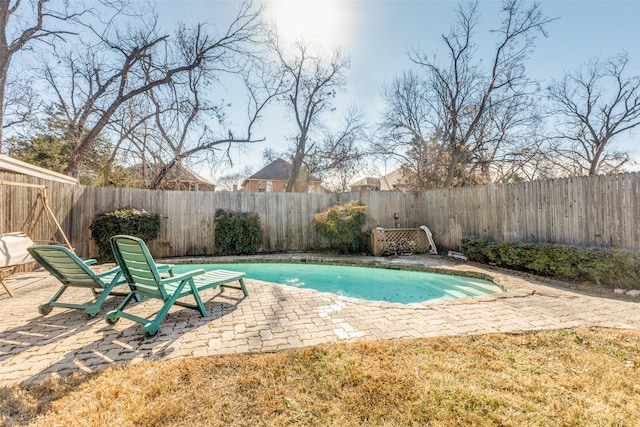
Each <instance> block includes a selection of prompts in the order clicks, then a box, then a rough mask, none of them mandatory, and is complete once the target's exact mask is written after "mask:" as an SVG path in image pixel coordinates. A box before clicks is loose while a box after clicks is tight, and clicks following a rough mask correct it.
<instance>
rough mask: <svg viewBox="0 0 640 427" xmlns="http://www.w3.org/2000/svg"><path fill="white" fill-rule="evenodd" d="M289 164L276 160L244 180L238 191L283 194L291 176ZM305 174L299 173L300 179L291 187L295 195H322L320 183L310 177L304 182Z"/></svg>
mask: <svg viewBox="0 0 640 427" xmlns="http://www.w3.org/2000/svg"><path fill="white" fill-rule="evenodd" d="M291 167H292V166H291V163H289V162H287V161H285V160H282V159H277V160H274V161H273V162H271V163H269V164H268V165H267V166H265V167H264V168H262V169H260V170H259V171H258V172H256V173H254V174H253V175H251V176H250V177H249V178H247V179H245V180H244V182H243V183H242V188H241V189H240V191H243V192H246V193H284V192H285V190H286V188H287V182H288V181H289V175H290V174H291ZM306 176H307V174H306V172H305V171H304V170H302V171H300V177H299V178H298V180H297V181H296V183H295V184H294V186H293V191H294V192H295V193H324V189H323V188H322V185H321V184H322V181H321V180H319V179H318V178H316V177H314V176H311V177H310V180H309V181H308V182H307V180H306Z"/></svg>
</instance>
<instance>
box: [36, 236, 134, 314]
mask: <svg viewBox="0 0 640 427" xmlns="http://www.w3.org/2000/svg"><path fill="white" fill-rule="evenodd" d="M27 250H28V251H29V253H30V254H31V256H32V257H33V259H34V260H35V261H37V262H38V264H40V265H41V266H42V267H44V268H45V269H46V270H47V271H49V273H51V274H52V275H53V276H54V277H55V278H56V279H58V280H59V281H60V282H61V283H62V286H61V287H60V289H58V292H56V293H55V295H54V296H53V298H51V301H49V302H48V303H46V304H42V305H40V306H39V307H38V311H39V312H40V314H42V315H47V314H49V313H50V312H51V310H52V309H53V307H65V308H75V309H84V317H85V318H86V319H92V318H94V317H95V316H96V314H98V312H99V311H100V306H102V303H103V302H104V301H105V299H107V297H108V296H109V295H120V296H126V295H128V292H125V293H117V292H113V288H115V287H116V286H118V285H122V284H125V283H127V282H126V280H125V279H124V277H123V276H122V272H121V270H120V268H119V267H114V268H111V269H109V270H107V271H104V272H102V273H96V272H95V271H93V270H92V269H91V268H89V266H90V265H93V264H95V263H96V260H94V259H90V260H86V261H83V260H81V259H80V258H78V256H77V255H76V254H74V253H73V252H72V251H71V250H70V249H68V248H66V247H64V246H55V245H35V246H31V247H30V248H28V249H27ZM69 287H79V288H89V289H91V292H93V296H94V298H96V300H95V301H94V303H93V304H90V305H82V304H70V303H64V302H58V299H59V298H60V297H61V296H62V294H63V293H64V291H66V290H67V289H68V288H69Z"/></svg>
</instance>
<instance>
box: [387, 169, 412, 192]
mask: <svg viewBox="0 0 640 427" xmlns="http://www.w3.org/2000/svg"><path fill="white" fill-rule="evenodd" d="M380 190H381V191H409V185H408V184H407V179H406V178H405V177H404V176H403V175H402V170H401V169H396V170H394V171H391V172H389V173H388V174H386V175H385V176H383V177H382V178H380Z"/></svg>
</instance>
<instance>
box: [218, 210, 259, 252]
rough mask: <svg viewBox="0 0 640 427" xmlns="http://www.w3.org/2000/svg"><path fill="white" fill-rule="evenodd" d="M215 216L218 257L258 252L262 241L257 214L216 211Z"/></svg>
mask: <svg viewBox="0 0 640 427" xmlns="http://www.w3.org/2000/svg"><path fill="white" fill-rule="evenodd" d="M215 215H216V216H215V223H216V232H215V239H216V253H217V254H218V255H248V254H255V253H256V252H257V251H258V245H259V244H260V242H261V241H262V233H261V231H260V217H259V216H258V214H255V213H247V212H230V211H226V210H224V209H218V210H216V214H215Z"/></svg>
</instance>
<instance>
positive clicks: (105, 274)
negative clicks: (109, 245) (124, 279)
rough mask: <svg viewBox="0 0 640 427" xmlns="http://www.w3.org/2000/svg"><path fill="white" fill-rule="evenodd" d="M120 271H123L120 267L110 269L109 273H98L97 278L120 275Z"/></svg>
mask: <svg viewBox="0 0 640 427" xmlns="http://www.w3.org/2000/svg"><path fill="white" fill-rule="evenodd" d="M120 271H121V270H120V267H118V266H115V267H112V268H110V269H108V270H107V271H103V272H101V273H96V277H103V276H108V275H109V274H114V273H119V272H120Z"/></svg>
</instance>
